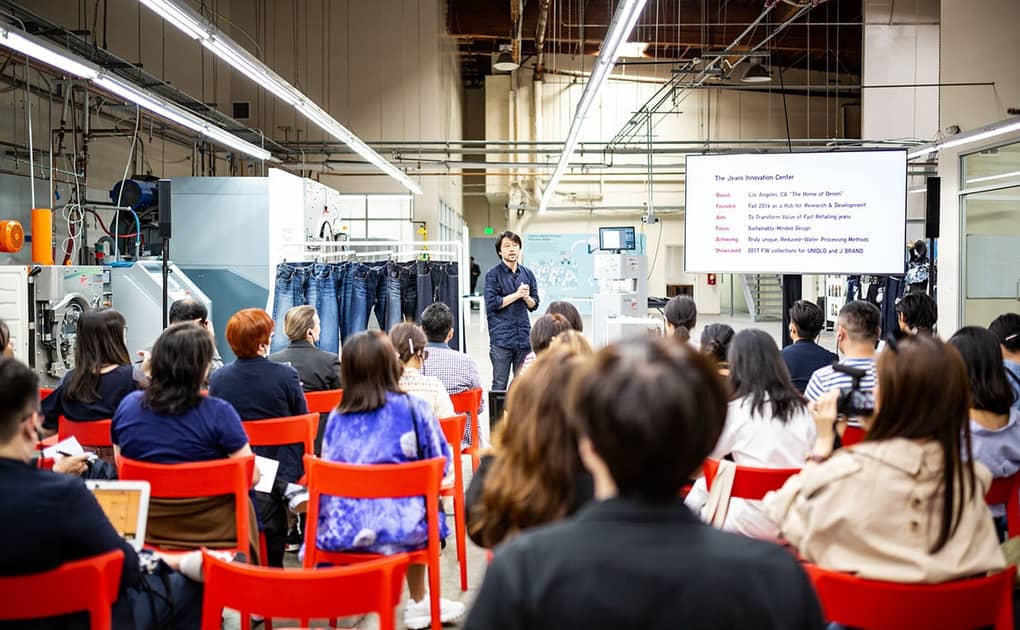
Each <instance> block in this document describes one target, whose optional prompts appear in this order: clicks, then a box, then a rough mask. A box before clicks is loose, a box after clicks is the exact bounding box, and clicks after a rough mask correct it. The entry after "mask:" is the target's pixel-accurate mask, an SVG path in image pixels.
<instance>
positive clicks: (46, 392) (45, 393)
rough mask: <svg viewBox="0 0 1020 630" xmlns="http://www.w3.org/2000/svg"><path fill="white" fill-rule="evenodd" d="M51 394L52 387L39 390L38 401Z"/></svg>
mask: <svg viewBox="0 0 1020 630" xmlns="http://www.w3.org/2000/svg"><path fill="white" fill-rule="evenodd" d="M52 393H53V388H52V387H40V388H39V400H46V397H47V396H49V395H50V394H52Z"/></svg>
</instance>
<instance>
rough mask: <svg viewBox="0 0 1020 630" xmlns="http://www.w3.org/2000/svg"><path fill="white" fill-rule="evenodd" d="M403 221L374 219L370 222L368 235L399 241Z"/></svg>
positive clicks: (371, 237) (374, 237)
mask: <svg viewBox="0 0 1020 630" xmlns="http://www.w3.org/2000/svg"><path fill="white" fill-rule="evenodd" d="M401 225H402V222H401V221H372V222H370V224H369V230H368V237H369V238H370V239H373V240H375V239H380V240H382V239H385V240H394V241H399V240H400V236H401V230H400V227H401Z"/></svg>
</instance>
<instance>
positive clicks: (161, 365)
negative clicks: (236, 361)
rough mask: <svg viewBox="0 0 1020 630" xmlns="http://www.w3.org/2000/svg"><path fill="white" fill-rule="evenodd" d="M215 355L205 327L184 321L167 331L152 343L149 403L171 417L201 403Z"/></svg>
mask: <svg viewBox="0 0 1020 630" xmlns="http://www.w3.org/2000/svg"><path fill="white" fill-rule="evenodd" d="M212 356H213V342H212V337H211V336H210V335H209V332H208V331H207V330H206V329H205V328H202V327H200V326H196V325H194V324H192V323H190V322H181V323H179V324H174V325H172V326H170V327H169V328H167V329H166V330H164V331H163V334H161V335H160V336H159V339H157V340H156V343H155V344H154V345H153V346H152V359H151V371H152V375H151V376H150V378H149V386H148V387H147V388H146V390H145V399H144V403H145V406H147V407H149V408H150V409H152V410H153V411H155V412H156V413H162V414H167V415H171V416H178V415H181V414H183V413H186V412H188V411H189V410H191V409H193V408H195V407H196V406H198V403H200V402H202V393H201V392H202V384H203V383H204V382H205V378H206V374H207V373H208V371H209V362H210V361H212Z"/></svg>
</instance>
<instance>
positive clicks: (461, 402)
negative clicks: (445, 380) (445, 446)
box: [450, 389, 482, 446]
mask: <svg viewBox="0 0 1020 630" xmlns="http://www.w3.org/2000/svg"><path fill="white" fill-rule="evenodd" d="M450 401H451V402H453V410H454V411H456V412H457V413H466V414H467V415H468V418H470V419H471V446H477V445H478V444H477V438H478V424H479V423H478V408H479V407H481V406H482V390H481V389H469V390H466V391H463V392H457V393H456V394H450ZM457 443H458V444H459V443H460V440H459V439H458V440H457ZM451 444H452V442H451Z"/></svg>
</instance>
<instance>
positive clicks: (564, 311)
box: [545, 300, 584, 332]
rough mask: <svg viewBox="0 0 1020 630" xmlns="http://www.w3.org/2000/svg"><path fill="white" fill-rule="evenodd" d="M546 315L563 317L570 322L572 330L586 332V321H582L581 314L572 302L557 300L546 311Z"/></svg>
mask: <svg viewBox="0 0 1020 630" xmlns="http://www.w3.org/2000/svg"><path fill="white" fill-rule="evenodd" d="M545 314H546V315H562V316H564V317H566V318H567V321H568V322H570V327H571V328H573V329H574V330H576V331H577V332H584V321H582V320H581V314H580V313H578V312H577V307H575V306H574V305H573V304H571V303H570V302H566V301H564V300H556V301H555V302H553V303H552V304H550V305H549V306H548V308H546V309H545Z"/></svg>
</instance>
